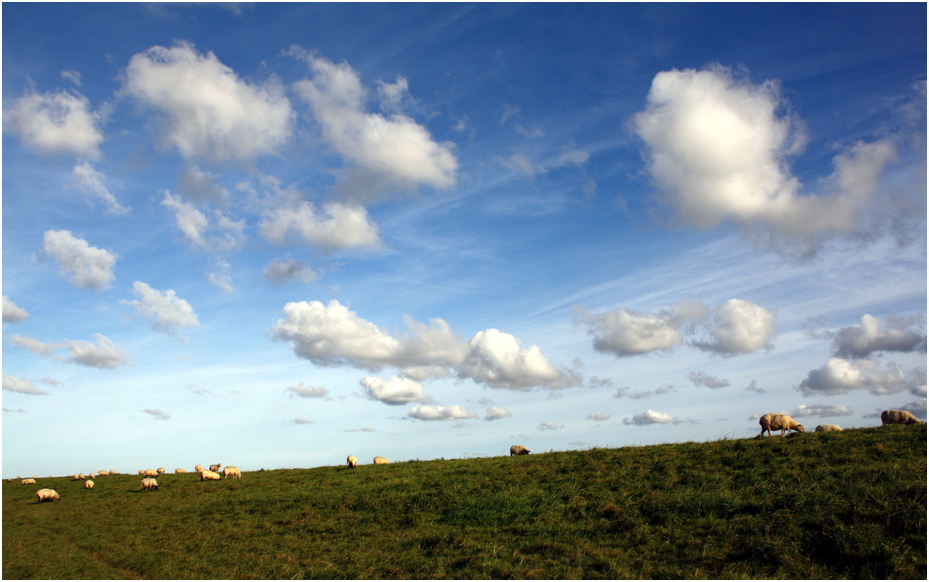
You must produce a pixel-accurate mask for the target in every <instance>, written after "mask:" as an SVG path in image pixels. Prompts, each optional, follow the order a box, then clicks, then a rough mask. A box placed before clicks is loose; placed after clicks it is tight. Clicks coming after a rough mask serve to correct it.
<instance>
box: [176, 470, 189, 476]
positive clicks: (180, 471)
mask: <svg viewBox="0 0 929 582" xmlns="http://www.w3.org/2000/svg"><path fill="white" fill-rule="evenodd" d="M174 472H175V473H177V474H178V475H180V474H181V473H186V472H187V471H185V470H184V469H175V470H174Z"/></svg>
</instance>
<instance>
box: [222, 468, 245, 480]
mask: <svg viewBox="0 0 929 582" xmlns="http://www.w3.org/2000/svg"><path fill="white" fill-rule="evenodd" d="M223 475H224V476H225V477H224V478H225V479H228V478H229V477H232V478H233V479H241V478H242V471H240V470H239V468H238V467H232V466H229V467H226V468H225V469H223Z"/></svg>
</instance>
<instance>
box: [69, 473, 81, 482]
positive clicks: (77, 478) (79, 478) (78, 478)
mask: <svg viewBox="0 0 929 582" xmlns="http://www.w3.org/2000/svg"><path fill="white" fill-rule="evenodd" d="M71 480H72V481H80V480H81V476H80V475H78V474H75V475H74V477H71Z"/></svg>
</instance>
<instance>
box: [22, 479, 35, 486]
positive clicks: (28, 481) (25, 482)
mask: <svg viewBox="0 0 929 582" xmlns="http://www.w3.org/2000/svg"><path fill="white" fill-rule="evenodd" d="M21 483H22V484H23V485H35V479H23V480H22V481H21Z"/></svg>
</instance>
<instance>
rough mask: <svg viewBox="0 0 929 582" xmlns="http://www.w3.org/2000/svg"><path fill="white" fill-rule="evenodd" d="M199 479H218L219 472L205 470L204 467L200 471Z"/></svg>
mask: <svg viewBox="0 0 929 582" xmlns="http://www.w3.org/2000/svg"><path fill="white" fill-rule="evenodd" d="M200 480H201V481H218V480H219V473H216V472H214V471H207V470H206V469H204V470H203V471H200Z"/></svg>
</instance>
